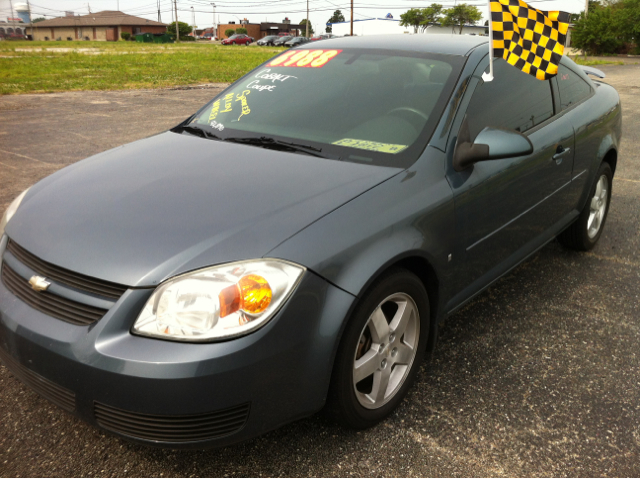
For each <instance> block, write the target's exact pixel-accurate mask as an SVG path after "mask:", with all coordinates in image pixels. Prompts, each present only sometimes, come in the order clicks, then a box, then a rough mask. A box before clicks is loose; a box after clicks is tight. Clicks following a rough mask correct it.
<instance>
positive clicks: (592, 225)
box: [558, 163, 613, 251]
mask: <svg viewBox="0 0 640 479" xmlns="http://www.w3.org/2000/svg"><path fill="white" fill-rule="evenodd" d="M612 183H613V173H612V171H611V166H609V163H602V164H601V165H600V168H599V169H598V174H597V175H596V179H595V181H594V183H593V185H592V186H591V190H590V192H589V199H588V200H587V204H586V205H585V206H584V208H583V209H582V212H581V213H580V216H579V217H578V219H577V220H576V221H575V222H574V223H573V224H572V225H571V226H569V227H568V228H567V229H566V230H564V231H563V232H562V233H560V235H559V236H558V241H560V244H562V245H563V246H564V247H566V248H569V249H573V250H576V251H589V250H590V249H592V248H593V247H594V246H595V245H596V243H597V242H598V240H599V239H600V236H601V235H602V230H603V229H604V223H605V221H606V219H607V214H608V213H609V203H610V202H611V187H612Z"/></svg>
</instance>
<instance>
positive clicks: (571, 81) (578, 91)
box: [557, 65, 591, 110]
mask: <svg viewBox="0 0 640 479" xmlns="http://www.w3.org/2000/svg"><path fill="white" fill-rule="evenodd" d="M557 79H558V88H559V90H560V105H561V106H562V109H563V110H566V109H567V108H569V107H571V106H572V105H575V104H576V103H578V102H581V101H582V100H584V99H585V98H588V97H589V96H590V95H591V86H590V85H589V84H588V83H587V82H586V81H584V80H583V79H582V78H580V75H578V74H577V73H575V72H573V71H572V70H570V69H568V68H567V67H565V66H564V65H560V66H559V67H558V75H557Z"/></svg>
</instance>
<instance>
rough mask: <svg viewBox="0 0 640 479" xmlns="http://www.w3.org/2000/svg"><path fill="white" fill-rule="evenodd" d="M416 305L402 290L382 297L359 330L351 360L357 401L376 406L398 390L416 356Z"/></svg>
mask: <svg viewBox="0 0 640 479" xmlns="http://www.w3.org/2000/svg"><path fill="white" fill-rule="evenodd" d="M419 338H420V315H419V313H418V308H417V306H416V304H415V302H414V301H413V299H411V297H410V296H409V295H407V294H405V293H396V294H393V295H391V296H389V297H387V298H386V299H385V300H384V301H382V302H381V303H380V304H379V305H378V307H377V308H376V309H375V310H374V312H373V313H372V314H371V316H370V317H369V320H368V321H367V324H365V326H364V328H363V330H362V332H361V333H360V340H359V342H358V344H357V346H356V351H355V353H354V361H353V387H354V390H355V394H356V397H357V399H358V402H359V403H360V405H362V406H363V407H364V408H366V409H378V408H380V407H382V406H384V405H385V404H386V403H388V402H389V401H390V400H391V399H392V398H393V397H394V395H395V394H396V393H397V392H398V391H399V390H400V388H401V387H402V385H403V383H404V381H405V380H406V378H407V375H408V374H409V371H410V370H411V366H412V364H413V361H414V359H415V357H416V352H417V345H418V340H419Z"/></svg>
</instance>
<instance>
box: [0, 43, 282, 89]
mask: <svg viewBox="0 0 640 479" xmlns="http://www.w3.org/2000/svg"><path fill="white" fill-rule="evenodd" d="M56 50H58V51H56ZM280 51H282V50H281V49H278V48H272V47H271V48H269V47H267V48H264V47H256V46H249V47H245V46H240V45H238V46H236V45H229V46H222V45H219V44H213V43H180V44H166V45H163V44H150V43H136V42H28V41H24V42H23V41H19V42H16V41H4V42H0V94H2V95H8V94H20V93H45V92H60V91H73V90H128V89H139V88H166V87H172V86H179V85H193V84H199V83H226V82H232V81H234V80H236V79H237V78H239V77H240V76H242V75H243V74H245V73H246V72H248V71H249V70H251V69H252V68H254V67H256V66H257V65H259V64H261V63H262V62H264V61H266V60H268V59H269V58H271V57H273V56H275V55H276V54H278V53H279V52H280Z"/></svg>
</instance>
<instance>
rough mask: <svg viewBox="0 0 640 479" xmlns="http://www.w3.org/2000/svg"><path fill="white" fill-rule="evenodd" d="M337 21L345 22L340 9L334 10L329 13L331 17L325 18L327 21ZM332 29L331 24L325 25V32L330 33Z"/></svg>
mask: <svg viewBox="0 0 640 479" xmlns="http://www.w3.org/2000/svg"><path fill="white" fill-rule="evenodd" d="M339 22H346V19H345V18H344V15H343V14H342V12H341V11H340V10H336V11H335V12H333V15H331V18H330V19H329V20H327V23H339ZM332 30H333V29H332V28H331V25H327V28H326V32H327V33H331V32H332Z"/></svg>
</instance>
